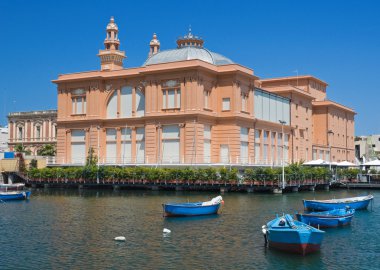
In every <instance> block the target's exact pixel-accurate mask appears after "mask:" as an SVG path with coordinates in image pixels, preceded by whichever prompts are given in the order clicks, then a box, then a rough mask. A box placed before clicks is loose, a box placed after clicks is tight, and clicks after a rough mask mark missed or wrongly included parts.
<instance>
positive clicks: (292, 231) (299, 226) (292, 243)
mask: <svg viewBox="0 0 380 270" xmlns="http://www.w3.org/2000/svg"><path fill="white" fill-rule="evenodd" d="M281 222H282V223H281ZM263 233H264V236H265V239H266V241H267V242H268V246H269V247H271V248H275V249H279V250H282V251H286V252H292V253H299V254H302V255H306V254H308V253H311V252H316V251H318V250H319V249H320V248H321V244H322V240H323V237H324V231H321V230H318V229H316V228H313V227H310V226H308V225H307V224H305V223H302V222H299V221H294V220H293V218H292V217H291V216H290V215H285V216H284V217H278V218H276V219H274V220H272V221H270V222H269V223H268V224H267V225H266V226H263Z"/></svg>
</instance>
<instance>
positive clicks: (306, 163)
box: [302, 159, 329, 166]
mask: <svg viewBox="0 0 380 270" xmlns="http://www.w3.org/2000/svg"><path fill="white" fill-rule="evenodd" d="M302 165H310V166H313V165H314V166H318V165H329V163H328V162H326V161H324V160H323V159H316V160H310V161H308V162H305V163H304V164H302Z"/></svg>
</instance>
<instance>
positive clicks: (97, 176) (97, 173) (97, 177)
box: [96, 126, 100, 184]
mask: <svg viewBox="0 0 380 270" xmlns="http://www.w3.org/2000/svg"><path fill="white" fill-rule="evenodd" d="M96 129H97V130H98V160H97V161H98V162H97V167H98V169H97V171H96V183H97V184H99V158H100V156H99V155H100V151H99V150H100V145H99V131H100V126H97V127H96Z"/></svg>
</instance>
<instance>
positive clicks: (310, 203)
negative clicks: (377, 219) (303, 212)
mask: <svg viewBox="0 0 380 270" xmlns="http://www.w3.org/2000/svg"><path fill="white" fill-rule="evenodd" d="M358 198H361V199H360V200H359V199H358V200H355V198H348V199H347V200H346V201H344V200H345V199H337V200H319V201H318V200H303V205H304V208H305V209H307V210H309V211H328V210H334V209H345V208H346V207H347V206H348V207H350V209H355V210H361V209H367V207H368V205H369V203H370V202H371V201H372V200H373V196H366V197H358Z"/></svg>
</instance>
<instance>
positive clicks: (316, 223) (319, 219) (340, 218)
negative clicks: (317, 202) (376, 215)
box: [296, 209, 355, 228]
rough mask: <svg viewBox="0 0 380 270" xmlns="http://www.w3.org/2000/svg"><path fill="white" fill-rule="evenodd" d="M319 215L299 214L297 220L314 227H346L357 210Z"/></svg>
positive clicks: (320, 213)
mask: <svg viewBox="0 0 380 270" xmlns="http://www.w3.org/2000/svg"><path fill="white" fill-rule="evenodd" d="M334 211H336V210H333V211H325V212H319V213H318V212H317V213H306V214H297V215H296V216H297V219H298V220H299V221H301V222H303V223H306V224H308V225H310V226H313V227H320V228H331V227H339V226H345V225H348V224H350V223H351V220H352V218H353V216H354V213H355V210H353V209H352V210H348V211H346V210H344V209H342V210H341V211H339V210H337V211H336V212H337V213H334Z"/></svg>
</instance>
